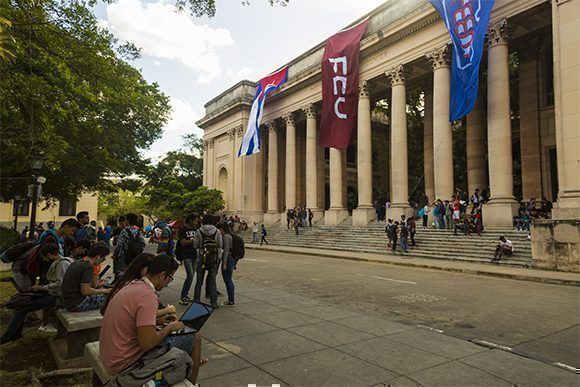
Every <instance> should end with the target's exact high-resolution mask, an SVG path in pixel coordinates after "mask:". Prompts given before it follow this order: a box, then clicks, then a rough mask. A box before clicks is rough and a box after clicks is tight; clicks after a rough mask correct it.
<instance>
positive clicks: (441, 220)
mask: <svg viewBox="0 0 580 387" xmlns="http://www.w3.org/2000/svg"><path fill="white" fill-rule="evenodd" d="M443 217H444V215H437V218H438V219H439V228H440V229H444V228H445V220H444V218H443Z"/></svg>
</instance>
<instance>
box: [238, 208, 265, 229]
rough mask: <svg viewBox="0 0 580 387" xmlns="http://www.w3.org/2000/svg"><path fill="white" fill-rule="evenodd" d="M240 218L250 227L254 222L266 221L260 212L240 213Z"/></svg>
mask: <svg viewBox="0 0 580 387" xmlns="http://www.w3.org/2000/svg"><path fill="white" fill-rule="evenodd" d="M238 215H239V217H240V218H241V219H242V220H245V221H246V223H247V224H248V227H250V225H251V224H252V223H254V222H258V223H262V221H263V220H264V213H263V212H260V211H242V212H241V213H240V212H238Z"/></svg>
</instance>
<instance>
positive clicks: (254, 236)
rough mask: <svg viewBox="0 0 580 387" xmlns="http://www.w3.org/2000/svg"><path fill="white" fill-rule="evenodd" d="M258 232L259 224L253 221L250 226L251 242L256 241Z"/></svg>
mask: <svg viewBox="0 0 580 387" xmlns="http://www.w3.org/2000/svg"><path fill="white" fill-rule="evenodd" d="M258 232H260V225H259V224H258V223H257V222H254V224H253V226H252V243H258Z"/></svg>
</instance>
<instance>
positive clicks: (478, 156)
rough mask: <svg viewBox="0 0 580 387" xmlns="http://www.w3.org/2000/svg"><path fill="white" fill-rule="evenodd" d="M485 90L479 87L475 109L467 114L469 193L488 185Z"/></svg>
mask: <svg viewBox="0 0 580 387" xmlns="http://www.w3.org/2000/svg"><path fill="white" fill-rule="evenodd" d="M484 101H485V92H484V89H483V88H482V87H480V88H479V95H478V96H477V99H476V100H475V104H474V105H473V109H472V110H471V112H470V113H469V114H468V115H467V128H466V145H467V186H468V194H469V195H472V194H473V193H474V192H475V190H476V189H479V193H480V194H481V191H482V190H483V189H484V188H486V187H487V179H486V176H485V149H486V148H485V142H486V141H485V136H486V132H485V106H484Z"/></svg>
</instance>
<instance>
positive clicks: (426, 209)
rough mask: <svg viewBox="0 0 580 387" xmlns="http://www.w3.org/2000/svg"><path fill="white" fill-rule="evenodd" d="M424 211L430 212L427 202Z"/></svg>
mask: <svg viewBox="0 0 580 387" xmlns="http://www.w3.org/2000/svg"><path fill="white" fill-rule="evenodd" d="M423 211H424V212H425V215H427V214H428V213H429V206H428V205H427V204H426V205H425V207H423Z"/></svg>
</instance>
